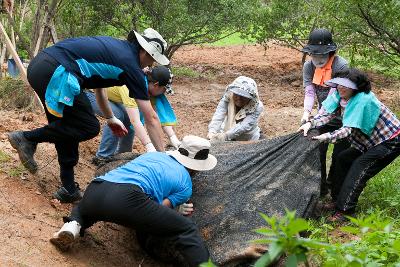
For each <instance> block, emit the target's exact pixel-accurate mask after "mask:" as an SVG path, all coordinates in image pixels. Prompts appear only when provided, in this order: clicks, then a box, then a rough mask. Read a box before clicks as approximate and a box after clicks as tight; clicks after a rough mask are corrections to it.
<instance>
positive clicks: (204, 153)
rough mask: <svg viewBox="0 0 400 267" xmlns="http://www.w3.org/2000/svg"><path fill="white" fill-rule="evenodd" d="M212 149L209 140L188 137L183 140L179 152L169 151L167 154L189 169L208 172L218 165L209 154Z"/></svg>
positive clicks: (192, 136)
mask: <svg viewBox="0 0 400 267" xmlns="http://www.w3.org/2000/svg"><path fill="white" fill-rule="evenodd" d="M210 148H211V144H210V141H208V140H207V139H204V138H201V137H198V136H194V135H187V136H185V137H184V138H183V139H182V144H181V145H180V146H179V149H178V150H173V151H167V152H166V153H167V154H168V155H170V156H172V157H174V158H175V159H176V160H177V161H178V162H179V163H180V164H182V165H183V166H185V167H186V168H188V169H191V170H195V171H208V170H211V169H213V168H214V167H215V165H217V159H216V158H215V157H214V156H213V155H211V154H209V151H210Z"/></svg>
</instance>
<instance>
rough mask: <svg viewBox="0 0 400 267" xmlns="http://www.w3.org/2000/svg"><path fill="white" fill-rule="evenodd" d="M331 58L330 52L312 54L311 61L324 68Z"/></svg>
mask: <svg viewBox="0 0 400 267" xmlns="http://www.w3.org/2000/svg"><path fill="white" fill-rule="evenodd" d="M328 60H329V54H325V55H311V62H312V63H313V64H314V66H315V67H317V68H322V67H323V66H325V64H326V63H327V62H328Z"/></svg>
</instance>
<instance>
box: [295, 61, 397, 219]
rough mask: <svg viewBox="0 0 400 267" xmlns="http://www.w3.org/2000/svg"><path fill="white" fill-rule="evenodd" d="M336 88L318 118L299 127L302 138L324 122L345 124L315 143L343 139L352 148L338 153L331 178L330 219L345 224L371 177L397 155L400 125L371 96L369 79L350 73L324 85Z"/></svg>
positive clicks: (390, 113) (342, 73) (350, 71)
mask: <svg viewBox="0 0 400 267" xmlns="http://www.w3.org/2000/svg"><path fill="white" fill-rule="evenodd" d="M326 84H327V85H329V86H331V87H334V88H336V89H335V90H334V92H333V93H332V94H331V95H330V96H328V98H327V99H326V100H325V101H324V102H322V108H321V110H320V111H319V114H318V115H317V116H315V117H314V118H313V119H312V120H311V121H310V122H307V123H306V124H304V125H302V126H301V127H300V128H299V131H304V135H307V132H308V130H309V129H310V128H312V127H318V126H321V125H324V124H327V123H328V122H329V121H331V120H332V119H334V118H335V117H336V116H342V117H343V126H342V127H341V128H340V129H338V130H336V131H333V132H328V133H324V134H321V135H319V136H315V137H313V139H316V140H320V141H321V142H331V143H335V142H337V141H338V140H340V139H344V138H347V139H348V140H349V141H350V143H351V147H349V148H347V149H345V150H344V151H342V152H340V153H339V154H338V156H337V162H336V166H335V168H334V169H333V174H332V179H333V180H332V181H333V184H332V192H331V195H332V200H333V203H332V204H331V205H330V206H331V208H332V209H335V212H334V214H333V215H332V216H331V217H329V218H328V220H329V221H343V220H345V217H344V215H346V214H347V215H351V214H353V213H354V212H355V208H356V206H357V202H358V197H359V196H360V194H361V192H362V191H363V189H364V187H365V186H366V183H367V181H368V180H369V179H371V178H372V177H374V176H375V175H376V174H377V173H379V172H380V171H381V170H382V169H383V168H385V167H386V166H387V165H388V164H390V163H391V162H392V161H393V160H394V159H396V158H397V157H398V156H399V155H400V121H399V119H398V118H396V116H395V115H394V114H393V112H392V111H391V110H390V109H389V108H388V107H386V106H385V105H384V104H383V103H381V102H380V101H379V100H378V99H377V98H376V96H375V95H374V93H372V92H371V82H370V81H369V78H368V76H367V75H366V74H365V73H363V72H361V71H359V70H357V69H350V70H348V71H345V72H340V73H338V74H337V75H336V77H335V78H333V79H331V80H329V81H327V82H326Z"/></svg>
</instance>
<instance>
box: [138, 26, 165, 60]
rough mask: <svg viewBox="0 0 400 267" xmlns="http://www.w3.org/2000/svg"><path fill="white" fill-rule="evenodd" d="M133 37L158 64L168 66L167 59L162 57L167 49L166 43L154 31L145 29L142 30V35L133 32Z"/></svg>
mask: <svg viewBox="0 0 400 267" xmlns="http://www.w3.org/2000/svg"><path fill="white" fill-rule="evenodd" d="M135 36H136V39H137V41H138V42H139V44H140V46H141V47H142V48H143V49H144V50H146V52H147V53H149V55H150V56H152V58H154V60H155V61H157V63H158V64H160V65H168V64H169V60H168V58H167V57H166V56H164V52H165V50H166V49H167V42H166V41H165V40H164V38H163V37H162V36H161V35H160V34H159V33H158V32H157V31H156V30H154V29H152V28H147V29H146V30H144V32H143V34H140V33H138V32H136V31H135Z"/></svg>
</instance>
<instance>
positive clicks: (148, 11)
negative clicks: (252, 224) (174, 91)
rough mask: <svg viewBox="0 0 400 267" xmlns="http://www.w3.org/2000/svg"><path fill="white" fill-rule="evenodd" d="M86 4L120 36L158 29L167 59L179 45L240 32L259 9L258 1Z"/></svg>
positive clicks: (94, 0)
mask: <svg viewBox="0 0 400 267" xmlns="http://www.w3.org/2000/svg"><path fill="white" fill-rule="evenodd" d="M87 4H88V5H89V6H90V7H91V8H93V11H94V12H95V14H96V15H97V16H98V17H100V18H101V19H102V21H104V22H107V23H109V25H112V26H114V27H115V28H116V30H117V32H119V33H120V34H121V35H126V34H127V33H128V32H129V31H130V30H131V29H135V30H137V31H142V30H143V29H145V28H147V27H152V28H154V29H157V31H159V32H160V33H161V35H162V36H163V37H164V38H165V39H166V41H167V43H168V44H169V47H168V49H167V51H166V54H167V56H168V57H169V58H171V57H172V55H173V54H174V53H175V51H176V50H177V49H178V48H179V47H181V46H182V45H188V44H202V43H211V42H214V41H217V40H219V39H222V38H224V37H225V36H229V35H231V34H232V33H234V32H239V31H243V30H244V29H245V28H248V27H249V25H250V22H251V19H250V18H251V17H252V16H253V15H254V14H255V12H256V10H257V8H258V7H259V1H258V0H249V1H240V0H204V1H193V0H174V1H166V0H163V1H160V0H148V1H117V0H114V1H99V0H90V1H87Z"/></svg>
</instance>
